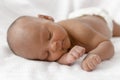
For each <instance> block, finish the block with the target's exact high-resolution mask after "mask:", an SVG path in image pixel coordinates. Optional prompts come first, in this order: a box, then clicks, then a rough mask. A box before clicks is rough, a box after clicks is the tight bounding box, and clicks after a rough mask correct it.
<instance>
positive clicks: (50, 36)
mask: <svg viewBox="0 0 120 80" xmlns="http://www.w3.org/2000/svg"><path fill="white" fill-rule="evenodd" d="M51 38H52V33H51V32H49V39H48V40H50V39H51Z"/></svg>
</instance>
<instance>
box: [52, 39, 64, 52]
mask: <svg viewBox="0 0 120 80" xmlns="http://www.w3.org/2000/svg"><path fill="white" fill-rule="evenodd" d="M50 49H51V51H53V52H55V51H58V50H61V49H62V42H61V41H55V42H53V43H51V44H50Z"/></svg>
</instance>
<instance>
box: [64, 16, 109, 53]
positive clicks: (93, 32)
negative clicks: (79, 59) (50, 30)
mask: <svg viewBox="0 0 120 80" xmlns="http://www.w3.org/2000/svg"><path fill="white" fill-rule="evenodd" d="M63 22H64V25H65V26H66V28H67V30H68V33H69V34H70V35H71V40H72V43H73V46H74V45H80V46H83V47H85V48H86V51H87V52H88V51H90V50H92V49H94V48H95V47H97V45H98V44H99V43H100V42H102V41H105V40H109V39H110V38H111V35H110V31H109V29H108V27H107V24H106V22H105V21H104V19H102V18H101V17H98V16H83V17H80V18H79V17H78V18H74V19H69V20H65V21H63Z"/></svg>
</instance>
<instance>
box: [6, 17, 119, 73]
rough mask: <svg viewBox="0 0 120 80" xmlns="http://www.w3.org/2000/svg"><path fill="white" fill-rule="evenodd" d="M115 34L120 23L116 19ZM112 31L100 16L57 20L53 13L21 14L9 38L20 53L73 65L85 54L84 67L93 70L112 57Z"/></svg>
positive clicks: (11, 28)
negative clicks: (50, 14)
mask: <svg viewBox="0 0 120 80" xmlns="http://www.w3.org/2000/svg"><path fill="white" fill-rule="evenodd" d="M113 23H114V30H113V33H112V34H113V35H114V36H120V27H119V25H118V24H116V23H115V22H114V21H113ZM113 35H111V31H110V30H109V28H108V26H107V24H106V22H105V20H104V19H103V18H102V17H100V16H87V15H86V16H82V17H76V18H72V19H66V20H62V21H59V22H54V19H53V18H52V17H51V16H46V15H39V16H38V17H32V16H22V17H19V18H18V19H17V20H15V21H14V23H13V24H12V25H11V26H10V27H9V29H8V34H7V40H8V44H9V47H10V48H11V50H12V51H13V52H14V53H15V54H16V55H18V56H21V57H24V58H27V59H33V60H41V61H56V62H58V63H60V64H65V65H70V64H73V63H74V62H75V61H76V60H77V59H79V58H80V57H82V56H83V55H84V54H87V56H86V57H85V58H84V59H83V61H82V63H81V68H82V69H83V70H85V71H92V70H94V69H95V68H96V67H97V66H98V64H100V63H101V62H102V61H104V60H107V59H110V58H112V56H113V55H114V47H113V44H112V42H111V41H110V39H111V37H112V36H113Z"/></svg>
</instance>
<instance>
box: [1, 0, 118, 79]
mask: <svg viewBox="0 0 120 80" xmlns="http://www.w3.org/2000/svg"><path fill="white" fill-rule="evenodd" d="M111 1H112V0H111ZM119 4H120V1H119V0H114V1H112V2H110V0H0V80H119V79H120V62H119V61H120V47H119V46H120V38H114V39H112V41H113V43H114V46H115V56H114V57H113V58H112V59H111V60H108V61H105V62H103V63H101V64H100V65H99V66H98V68H97V69H96V70H94V71H93V72H85V71H83V70H82V69H81V68H80V62H81V60H78V61H77V62H76V63H75V64H74V65H72V66H66V65H60V64H58V63H55V62H51V63H49V62H42V61H30V60H26V59H23V58H21V57H18V56H15V55H14V54H13V53H12V52H11V51H10V50H9V48H8V45H7V41H6V31H7V28H8V26H9V25H10V24H11V23H12V21H14V20H15V19H16V18H17V17H18V16H21V15H32V16H34V15H35V16H36V15H37V14H39V13H44V14H48V15H51V16H54V18H55V19H56V20H57V21H58V20H62V19H65V18H67V17H68V14H69V13H70V12H72V11H74V10H78V9H80V8H85V7H94V6H97V7H102V8H104V9H106V10H107V11H108V12H109V13H110V15H111V16H113V18H114V19H115V20H116V21H117V22H119V23H120V9H119Z"/></svg>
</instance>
